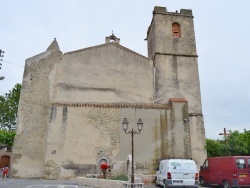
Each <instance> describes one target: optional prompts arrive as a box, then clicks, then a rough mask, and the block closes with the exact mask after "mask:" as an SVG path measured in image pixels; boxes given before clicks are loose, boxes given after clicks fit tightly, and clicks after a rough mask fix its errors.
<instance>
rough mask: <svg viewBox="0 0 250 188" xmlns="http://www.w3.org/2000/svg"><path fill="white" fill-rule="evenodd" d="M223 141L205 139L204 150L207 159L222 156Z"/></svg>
mask: <svg viewBox="0 0 250 188" xmlns="http://www.w3.org/2000/svg"><path fill="white" fill-rule="evenodd" d="M222 147H223V141H221V140H212V139H206V149H207V156H208V157H217V156H221V155H222V149H221V148H222Z"/></svg>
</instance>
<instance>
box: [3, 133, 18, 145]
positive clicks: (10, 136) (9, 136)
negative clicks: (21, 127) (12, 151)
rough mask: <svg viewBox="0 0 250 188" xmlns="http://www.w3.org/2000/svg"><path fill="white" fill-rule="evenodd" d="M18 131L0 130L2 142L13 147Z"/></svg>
mask: <svg viewBox="0 0 250 188" xmlns="http://www.w3.org/2000/svg"><path fill="white" fill-rule="evenodd" d="M15 135H16V133H15V132H13V131H5V130H0V143H1V144H3V145H7V146H8V147H12V146H13V144H14V138H15Z"/></svg>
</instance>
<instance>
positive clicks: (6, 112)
mask: <svg viewBox="0 0 250 188" xmlns="http://www.w3.org/2000/svg"><path fill="white" fill-rule="evenodd" d="M21 87H22V86H21V84H16V85H15V86H14V87H13V89H12V90H11V91H9V93H5V94H4V96H0V130H8V131H13V130H15V129H16V119H17V110H18V104H19V98H20V92H21Z"/></svg>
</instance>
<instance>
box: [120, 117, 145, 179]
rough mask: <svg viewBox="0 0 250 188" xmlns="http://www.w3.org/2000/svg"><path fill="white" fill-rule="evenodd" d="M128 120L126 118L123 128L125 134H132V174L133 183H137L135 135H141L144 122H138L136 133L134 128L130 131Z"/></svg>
mask: <svg viewBox="0 0 250 188" xmlns="http://www.w3.org/2000/svg"><path fill="white" fill-rule="evenodd" d="M128 124H129V123H128V120H127V118H124V120H123V121H122V128H123V130H124V132H125V133H126V134H131V137H132V172H131V183H132V184H133V183H135V175H134V134H140V132H141V130H142V127H143V122H142V120H141V119H139V120H138V122H137V128H138V132H137V131H134V130H133V128H132V130H131V131H128V132H127V130H128Z"/></svg>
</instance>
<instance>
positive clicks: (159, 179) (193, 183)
mask: <svg viewBox="0 0 250 188" xmlns="http://www.w3.org/2000/svg"><path fill="white" fill-rule="evenodd" d="M198 180H199V175H198V171H197V167H196V163H195V161H194V160H189V159H166V160H162V161H160V164H159V167H158V168H157V172H156V177H155V185H156V186H160V185H161V186H163V187H164V188H166V187H189V188H197V187H198Z"/></svg>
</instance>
